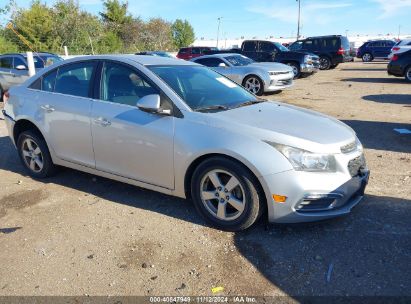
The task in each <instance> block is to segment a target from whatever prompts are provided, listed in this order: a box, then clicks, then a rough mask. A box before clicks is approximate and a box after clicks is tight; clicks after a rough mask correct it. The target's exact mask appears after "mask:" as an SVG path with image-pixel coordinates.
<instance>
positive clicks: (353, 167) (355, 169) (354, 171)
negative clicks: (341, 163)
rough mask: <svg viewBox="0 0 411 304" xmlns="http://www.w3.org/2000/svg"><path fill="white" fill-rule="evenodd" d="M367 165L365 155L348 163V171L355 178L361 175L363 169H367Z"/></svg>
mask: <svg viewBox="0 0 411 304" xmlns="http://www.w3.org/2000/svg"><path fill="white" fill-rule="evenodd" d="M365 167H366V163H365V157H364V155H363V154H361V155H360V156H358V157H356V158H354V159H352V160H350V162H349V163H348V171H349V172H350V175H351V176H352V177H355V176H357V175H359V174H360V173H361V172H360V170H361V169H365Z"/></svg>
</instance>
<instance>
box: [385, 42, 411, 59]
mask: <svg viewBox="0 0 411 304" xmlns="http://www.w3.org/2000/svg"><path fill="white" fill-rule="evenodd" d="M408 50H411V39H403V40H400V41H398V42H397V43H396V44H395V45H394V46H393V47H392V49H391V53H390V55H388V58H389V59H391V58H392V56H394V54H398V53H403V52H406V51H408Z"/></svg>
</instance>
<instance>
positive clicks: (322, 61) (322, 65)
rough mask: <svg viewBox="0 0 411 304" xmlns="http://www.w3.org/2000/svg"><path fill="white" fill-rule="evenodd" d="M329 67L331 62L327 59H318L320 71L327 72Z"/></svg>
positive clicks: (322, 57)
mask: <svg viewBox="0 0 411 304" xmlns="http://www.w3.org/2000/svg"><path fill="white" fill-rule="evenodd" d="M330 67H331V60H330V58H328V57H324V56H321V57H320V70H329V69H330Z"/></svg>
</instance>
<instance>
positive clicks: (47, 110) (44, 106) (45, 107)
mask: <svg viewBox="0 0 411 304" xmlns="http://www.w3.org/2000/svg"><path fill="white" fill-rule="evenodd" d="M41 108H42V109H43V110H44V111H45V112H46V113H51V112H54V110H55V109H54V108H53V107H52V106H50V105H42V106H41Z"/></svg>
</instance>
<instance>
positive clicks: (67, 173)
mask: <svg viewBox="0 0 411 304" xmlns="http://www.w3.org/2000/svg"><path fill="white" fill-rule="evenodd" d="M0 155H1V157H0V170H6V171H10V172H13V173H17V174H20V175H22V176H28V175H27V172H26V171H25V169H24V167H23V165H22V164H21V162H20V159H19V157H18V155H17V151H16V149H15V147H14V146H13V144H12V142H11V140H10V139H9V138H8V137H0ZM38 181H39V182H42V183H44V184H57V185H62V186H64V187H68V188H72V189H75V190H78V191H81V192H84V193H87V194H89V195H93V196H95V197H98V198H101V199H104V200H109V201H113V202H116V203H119V204H123V205H127V206H131V207H135V208H141V209H145V210H149V211H152V212H157V213H160V214H165V215H167V216H170V217H174V218H178V219H181V220H184V221H187V222H191V223H193V224H198V225H202V226H208V225H207V224H206V222H205V221H204V220H203V219H202V218H201V217H200V216H198V215H197V212H196V211H195V208H194V205H193V204H192V202H191V201H190V200H185V199H180V198H176V197H172V196H169V195H165V194H161V193H158V192H154V191H151V190H147V189H143V188H139V187H136V186H133V185H128V184H125V183H121V182H117V181H113V180H110V179H107V178H103V177H96V176H95V175H91V174H88V173H84V172H80V171H76V170H72V169H68V168H61V169H60V170H59V172H58V174H57V175H55V176H53V177H50V178H47V179H41V180H38Z"/></svg>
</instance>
